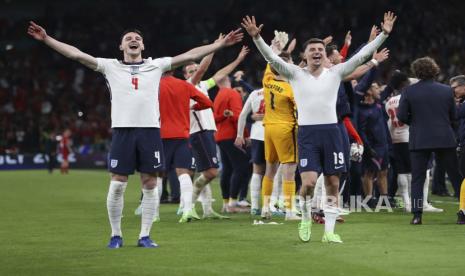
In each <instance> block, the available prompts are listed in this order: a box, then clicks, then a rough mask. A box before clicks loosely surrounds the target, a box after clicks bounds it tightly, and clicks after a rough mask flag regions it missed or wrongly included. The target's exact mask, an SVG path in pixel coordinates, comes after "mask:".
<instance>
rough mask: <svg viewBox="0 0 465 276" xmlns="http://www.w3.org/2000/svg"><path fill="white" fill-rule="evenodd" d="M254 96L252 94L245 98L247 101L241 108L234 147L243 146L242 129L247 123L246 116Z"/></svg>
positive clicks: (250, 109)
mask: <svg viewBox="0 0 465 276" xmlns="http://www.w3.org/2000/svg"><path fill="white" fill-rule="evenodd" d="M254 96H255V94H254V92H252V94H250V96H249V97H248V98H247V101H245V104H244V106H243V107H242V111H241V114H240V115H239V120H238V121H237V137H236V141H235V142H234V144H236V146H242V145H244V143H245V142H244V129H245V124H246V121H247V116H248V115H249V114H250V113H251V112H252V98H253V97H254Z"/></svg>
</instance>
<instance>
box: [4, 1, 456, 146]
mask: <svg viewBox="0 0 465 276" xmlns="http://www.w3.org/2000/svg"><path fill="white" fill-rule="evenodd" d="M315 5H317V6H318V10H315V9H314V6H315ZM464 8H465V2H463V1H458V0H457V1H453V0H444V1H433V0H426V1H422V2H421V3H419V2H418V1H413V0H405V1H403V0H391V1H388V0H380V1H369V0H354V1H344V0H334V1H326V2H321V1H316V0H309V1H303V0H295V1H289V2H286V3H285V4H284V2H283V1H278V0H268V1H246V0H225V1H213V0H205V1H183V2H182V4H181V3H179V2H172V1H148V0H135V1H120V2H116V1H112V2H108V1H75V2H62V1H57V0H44V1H40V2H36V1H32V0H25V1H20V2H18V1H3V2H2V9H1V10H0V71H1V72H2V74H1V75H0V153H1V152H5V151H6V150H7V149H10V150H12V149H19V150H20V151H23V152H24V151H38V150H39V144H38V143H39V141H40V135H39V133H41V132H43V131H44V130H53V131H56V132H61V131H63V130H64V129H65V128H67V127H69V128H70V129H71V130H72V133H73V141H74V146H75V147H76V148H80V147H81V146H84V148H85V149H86V152H91V151H106V147H107V144H108V141H109V138H110V133H109V129H110V104H109V99H110V95H109V93H108V90H107V89H106V85H105V80H104V79H103V78H102V77H101V76H100V75H99V74H95V73H93V72H91V71H89V70H87V69H83V68H82V67H80V66H79V65H78V64H77V63H74V62H72V61H69V60H67V59H66V58H64V57H61V56H60V55H59V54H57V53H51V52H50V51H48V49H45V47H43V46H42V45H40V44H38V43H36V42H35V41H33V40H32V39H29V38H28V37H27V35H26V27H27V22H28V21H29V20H31V19H33V20H36V21H37V22H38V23H41V24H42V25H44V26H46V27H47V30H49V32H50V33H51V34H52V35H54V36H56V37H57V38H58V39H60V40H63V41H65V42H69V43H70V44H73V45H77V46H79V48H81V49H82V50H83V51H86V52H89V53H90V54H92V55H94V56H101V57H110V56H119V55H120V52H119V50H118V45H116V44H115V43H114V41H118V39H119V35H120V34H121V32H122V31H123V30H124V29H126V28H128V27H137V28H140V29H141V30H142V31H143V32H144V34H145V35H144V40H146V45H150V48H148V49H146V54H145V56H147V57H148V56H152V55H153V56H154V57H159V56H167V55H173V54H175V53H179V52H182V51H184V50H186V49H189V47H191V46H192V45H197V44H199V43H201V42H204V43H205V42H207V41H213V40H214V39H215V38H216V37H217V35H218V33H220V32H223V33H224V32H226V31H229V30H232V29H235V28H237V27H238V26H239V22H240V19H241V18H242V16H243V15H245V14H254V15H255V16H256V17H257V18H259V19H260V22H263V23H264V24H265V25H267V28H265V31H264V34H263V36H264V38H265V40H269V39H271V38H272V35H273V31H274V30H284V31H287V32H289V34H290V36H291V37H295V38H296V39H297V41H298V43H302V42H303V41H305V40H307V39H308V38H310V37H326V36H328V35H332V36H333V38H334V40H335V42H339V43H341V44H342V42H343V40H344V36H345V34H346V32H347V31H348V30H352V32H351V34H352V37H353V38H352V44H353V45H355V46H354V47H352V48H354V49H356V48H357V47H358V45H360V44H361V43H363V42H364V41H365V40H366V37H365V36H366V33H368V32H369V30H370V28H371V26H372V25H373V24H378V23H379V22H378V21H377V20H378V19H379V18H380V15H381V14H382V13H383V12H385V11H386V10H392V11H394V12H396V14H398V15H399V21H401V22H399V24H402V26H403V27H402V28H398V29H396V30H395V31H394V33H393V34H392V37H391V38H390V39H389V40H388V42H387V45H386V46H387V47H388V48H389V49H390V50H391V56H392V58H391V60H390V61H389V62H387V65H386V66H385V67H384V69H383V68H381V70H380V77H381V78H383V79H384V78H385V77H386V76H388V75H389V74H390V72H389V71H390V69H387V68H394V67H395V68H398V69H401V70H403V71H405V72H408V66H409V64H410V62H411V61H412V60H413V59H415V58H416V57H418V56H419V55H420V56H426V55H429V56H431V57H433V58H434V59H435V60H437V61H438V63H439V65H440V67H441V68H444V70H443V72H442V73H441V75H440V76H439V80H440V81H444V80H446V79H448V78H449V77H450V76H452V75H458V74H459V73H463V72H464V71H465V70H464V66H465V64H460V61H461V60H464V58H465V49H464V48H463V47H462V44H463V37H464V35H465V25H464V24H463V23H462V22H461V18H462V17H461V11H463V10H464ZM206 10H208V12H205V11H206ZM308 14H311V15H312V16H311V17H309V16H308ZM283 18H286V20H280V19H283ZM425 22H434V24H428V25H425ZM426 28H427V29H426ZM245 44H249V45H250V44H251V41H248V40H246V41H245ZM239 47H240V45H239V46H237V48H239ZM235 54H236V51H233V50H228V51H221V52H220V53H218V54H217V55H216V56H217V57H215V58H214V60H213V64H212V65H211V66H210V69H209V70H210V71H211V72H216V71H217V70H218V69H219V66H221V65H222V61H223V60H228V59H232V58H234V55H235ZM349 55H350V54H349ZM295 58H297V57H295ZM296 62H297V63H298V60H297V59H296ZM263 64H264V61H263V59H261V58H260V56H259V54H258V53H257V52H254V53H253V54H251V55H250V56H249V58H248V59H246V60H245V62H244V64H243V66H242V68H243V70H244V71H245V73H246V75H247V76H251V79H250V80H247V81H248V82H250V83H251V84H252V86H254V87H259V86H260V80H261V79H262V74H263V72H262V68H264V65H263ZM211 72H210V73H211ZM210 73H209V72H207V75H209V74H210Z"/></svg>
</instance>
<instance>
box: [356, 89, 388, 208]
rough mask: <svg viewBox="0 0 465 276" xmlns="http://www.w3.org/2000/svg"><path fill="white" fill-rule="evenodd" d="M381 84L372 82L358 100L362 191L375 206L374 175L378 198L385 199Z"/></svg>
mask: <svg viewBox="0 0 465 276" xmlns="http://www.w3.org/2000/svg"><path fill="white" fill-rule="evenodd" d="M380 94H381V88H380V87H379V85H378V84H377V83H376V82H374V83H372V84H371V87H370V88H369V89H368V91H367V92H366V93H365V96H364V99H363V101H362V102H361V103H360V104H359V116H358V126H359V130H360V136H361V137H362V140H363V144H364V145H365V151H364V153H363V171H364V174H363V178H362V183H363V192H364V194H365V196H366V197H367V198H369V201H368V206H370V207H371V208H375V207H376V206H377V205H378V200H377V199H375V198H374V196H373V182H374V179H375V178H377V179H378V181H377V184H378V189H379V193H380V199H379V200H381V202H382V200H384V201H385V202H388V198H387V193H388V187H387V168H388V164H389V155H388V143H389V141H388V133H387V132H386V121H385V119H384V113H383V108H382V106H381V104H380V103H378V101H379V99H380V97H381V96H380Z"/></svg>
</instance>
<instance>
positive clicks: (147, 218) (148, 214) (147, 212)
mask: <svg viewBox="0 0 465 276" xmlns="http://www.w3.org/2000/svg"><path fill="white" fill-rule="evenodd" d="M142 193H143V194H144V196H143V197H142V202H141V205H142V216H141V217H142V218H141V228H140V234H139V239H140V238H142V237H146V236H150V229H151V228H152V223H153V218H154V217H155V205H156V202H157V198H158V190H157V189H156V188H154V189H150V190H149V189H142Z"/></svg>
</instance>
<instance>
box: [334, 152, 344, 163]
mask: <svg viewBox="0 0 465 276" xmlns="http://www.w3.org/2000/svg"><path fill="white" fill-rule="evenodd" d="M333 155H334V165H335V166H337V165H344V154H343V153H342V152H339V153H337V152H333Z"/></svg>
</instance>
